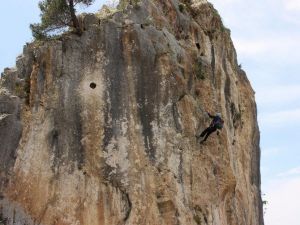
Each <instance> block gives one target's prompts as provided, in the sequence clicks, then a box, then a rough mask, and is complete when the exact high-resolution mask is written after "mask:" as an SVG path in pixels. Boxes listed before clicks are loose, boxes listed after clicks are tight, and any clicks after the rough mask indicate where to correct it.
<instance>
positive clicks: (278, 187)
mask: <svg viewBox="0 0 300 225" xmlns="http://www.w3.org/2000/svg"><path fill="white" fill-rule="evenodd" d="M299 190H300V177H296V178H291V179H277V180H273V181H272V182H270V183H269V184H268V185H267V186H266V190H265V191H264V192H265V196H264V197H263V200H266V201H267V202H268V203H267V205H266V214H265V225H283V224H288V225H300V222H299V221H300V220H299V202H300V191H299Z"/></svg>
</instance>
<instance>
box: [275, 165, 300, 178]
mask: <svg viewBox="0 0 300 225" xmlns="http://www.w3.org/2000/svg"><path fill="white" fill-rule="evenodd" d="M293 175H300V166H299V167H296V168H293V169H290V170H288V171H286V172H282V173H279V174H278V176H279V177H287V176H293Z"/></svg>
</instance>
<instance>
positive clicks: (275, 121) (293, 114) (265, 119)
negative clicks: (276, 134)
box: [258, 109, 300, 127]
mask: <svg viewBox="0 0 300 225" xmlns="http://www.w3.org/2000/svg"><path fill="white" fill-rule="evenodd" d="M258 120H259V123H260V124H262V126H264V127H270V126H271V127H280V126H283V125H284V126H287V125H295V123H297V124H298V125H299V124H300V123H299V122H300V109H294V110H286V111H279V112H272V113H261V114H258Z"/></svg>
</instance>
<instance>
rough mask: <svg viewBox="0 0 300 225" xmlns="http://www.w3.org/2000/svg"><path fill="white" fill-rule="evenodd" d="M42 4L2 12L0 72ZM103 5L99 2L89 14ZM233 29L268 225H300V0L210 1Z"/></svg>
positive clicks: (13, 1) (9, 4) (10, 4)
mask: <svg viewBox="0 0 300 225" xmlns="http://www.w3.org/2000/svg"><path fill="white" fill-rule="evenodd" d="M37 2H38V0H30V1H24V0H9V1H4V2H3V3H2V4H1V6H0V7H1V8H0V26H1V30H2V32H1V36H0V70H1V71H3V68H4V67H9V66H13V65H14V63H15V58H16V56H17V55H19V54H20V53H21V52H22V46H23V45H24V44H25V43H26V42H30V41H31V39H32V38H31V32H30V30H29V24H30V23H33V22H37V21H38V20H39V10H38V8H37ZM103 2H105V1H101V0H97V1H96V2H95V4H94V5H93V7H92V8H91V9H89V10H90V11H95V10H96V9H99V8H100V5H101V4H103ZM211 2H212V3H213V4H214V5H215V7H216V8H217V9H218V10H219V12H220V15H221V16H222V18H223V21H224V23H225V26H227V27H228V28H230V29H231V34H232V38H233V42H234V44H235V47H236V49H237V52H238V60H239V63H241V64H242V67H243V69H244V70H245V71H246V72H247V74H248V77H249V79H250V81H251V83H252V85H253V87H254V89H255V91H256V99H257V103H258V113H259V114H258V115H259V126H260V130H261V149H262V166H261V169H262V186H263V188H262V190H263V192H264V193H265V196H264V197H263V198H264V200H267V201H268V205H267V210H266V214H265V222H266V225H300V219H299V218H298V214H299V212H300V211H299V202H300V147H299V146H300V144H299V143H298V140H300V76H299V68H298V67H299V66H300V0H251V1H250V0H211Z"/></svg>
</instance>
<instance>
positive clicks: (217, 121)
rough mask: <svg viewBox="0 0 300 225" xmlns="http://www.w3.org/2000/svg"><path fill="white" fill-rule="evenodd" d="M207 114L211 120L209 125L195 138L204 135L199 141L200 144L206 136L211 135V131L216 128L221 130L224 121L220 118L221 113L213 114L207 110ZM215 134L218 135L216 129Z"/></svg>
mask: <svg viewBox="0 0 300 225" xmlns="http://www.w3.org/2000/svg"><path fill="white" fill-rule="evenodd" d="M207 114H208V116H209V117H210V118H212V119H213V120H212V121H211V123H210V125H209V127H208V128H206V129H205V130H204V131H203V132H202V133H201V134H200V136H196V137H197V138H199V137H204V136H205V137H204V139H203V140H202V141H201V142H200V144H203V143H204V142H205V141H206V139H207V138H208V136H209V135H211V134H212V133H213V132H215V131H216V130H221V129H222V128H223V125H224V121H223V120H222V118H221V113H217V114H216V115H215V116H213V115H211V114H210V113H209V112H207ZM217 135H219V131H217Z"/></svg>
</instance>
